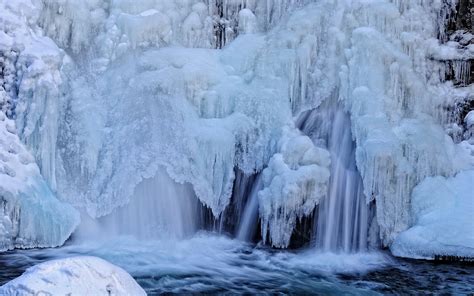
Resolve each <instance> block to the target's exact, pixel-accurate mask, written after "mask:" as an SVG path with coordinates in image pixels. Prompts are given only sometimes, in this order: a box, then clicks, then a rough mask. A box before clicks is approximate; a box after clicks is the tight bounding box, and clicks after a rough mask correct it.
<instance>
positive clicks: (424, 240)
mask: <svg viewBox="0 0 474 296" xmlns="http://www.w3.org/2000/svg"><path fill="white" fill-rule="evenodd" d="M473 193H474V170H469V171H463V172H460V173H458V174H457V175H456V176H455V177H452V178H444V177H441V176H437V177H431V178H427V179H425V180H424V181H423V182H422V183H420V184H419V185H418V186H416V187H415V189H414V190H413V195H412V209H411V210H412V215H413V219H414V221H413V222H414V225H413V226H412V227H411V228H409V229H408V230H406V231H404V232H402V233H401V234H400V235H399V236H398V237H397V238H396V239H395V241H394V243H393V245H392V246H391V248H390V249H391V251H392V253H393V254H394V255H395V256H400V257H408V258H415V259H444V258H457V259H461V260H473V259H474V218H473V216H472V213H474V194H473Z"/></svg>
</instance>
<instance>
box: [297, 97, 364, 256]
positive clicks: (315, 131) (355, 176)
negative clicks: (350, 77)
mask: <svg viewBox="0 0 474 296" xmlns="http://www.w3.org/2000/svg"><path fill="white" fill-rule="evenodd" d="M300 127H301V130H302V131H303V132H304V133H305V134H307V135H309V136H310V137H311V138H312V139H313V141H314V142H315V143H316V144H317V145H324V146H326V147H328V149H329V151H330V153H331V177H330V180H329V186H328V194H327V197H326V198H324V199H323V200H322V201H321V202H320V204H319V206H318V209H317V210H316V218H315V219H314V226H313V236H314V241H315V245H316V247H317V248H318V249H321V250H324V251H344V252H352V251H358V250H361V251H363V250H365V249H366V248H367V241H368V228H369V212H370V211H369V206H368V205H367V203H366V198H365V196H364V193H363V184H362V178H361V176H360V174H359V172H358V170H357V167H356V160H355V143H354V141H353V139H352V133H351V124H350V119H349V116H348V115H347V114H346V113H345V112H344V111H343V110H342V108H341V107H340V106H338V105H337V104H334V103H329V106H322V107H320V108H318V109H315V110H313V111H311V112H307V113H306V114H304V115H303V116H302V120H300Z"/></svg>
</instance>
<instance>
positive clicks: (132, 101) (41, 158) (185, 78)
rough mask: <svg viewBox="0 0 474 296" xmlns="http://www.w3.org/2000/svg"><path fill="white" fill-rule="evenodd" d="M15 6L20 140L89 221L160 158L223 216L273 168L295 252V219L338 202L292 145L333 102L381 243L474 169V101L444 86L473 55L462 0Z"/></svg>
mask: <svg viewBox="0 0 474 296" xmlns="http://www.w3.org/2000/svg"><path fill="white" fill-rule="evenodd" d="M23 2H24V3H23ZM221 4H222V5H221ZM1 5H2V6H3V7H2V8H5V9H4V10H2V11H6V12H2V13H1V14H0V17H2V18H3V19H5V20H7V21H4V23H5V24H6V25H5V29H4V30H3V32H1V33H0V34H2V37H3V36H8V37H6V38H1V40H2V41H1V46H2V47H1V52H2V54H3V55H4V56H5V57H6V59H5V60H6V61H7V62H8V63H7V62H5V64H6V65H10V66H8V67H10V68H8V69H11V73H10V72H8V73H10V74H9V75H10V76H8V77H10V78H8V79H5V80H4V81H3V85H4V86H5V87H4V90H5V92H4V93H5V94H6V95H4V96H5V98H7V99H5V101H7V100H8V101H9V102H10V103H8V104H10V105H13V106H14V107H15V108H14V109H12V110H14V114H15V118H16V124H17V127H18V130H19V132H18V134H19V136H20V138H21V140H22V141H23V142H24V143H26V145H27V147H28V148H29V149H31V151H32V152H33V154H34V156H35V158H36V161H37V163H38V165H39V167H40V169H41V173H42V175H43V176H44V178H45V180H46V181H47V182H48V184H49V185H50V187H51V188H52V189H53V190H54V191H55V192H56V193H57V195H58V197H59V198H60V199H62V200H64V201H68V202H71V203H72V204H74V205H75V206H78V207H82V208H85V209H86V210H87V212H88V213H89V214H90V215H91V216H94V217H97V216H102V215H106V214H109V213H110V212H112V211H113V210H114V208H115V207H118V206H120V205H124V204H126V203H127V202H128V200H129V198H130V197H131V196H132V195H133V192H134V188H135V187H136V185H137V184H139V183H140V182H141V181H142V180H143V179H147V178H153V177H154V176H155V175H156V173H157V171H158V167H160V166H164V167H166V170H167V173H168V174H169V175H170V176H171V177H172V178H173V179H174V180H176V181H178V182H181V183H185V182H188V183H190V184H192V186H193V188H194V191H195V193H196V195H197V197H198V198H199V199H200V200H201V201H202V202H203V203H204V204H205V205H206V206H208V207H210V208H211V210H212V212H213V213H214V215H215V216H219V215H220V214H221V213H222V212H223V210H224V209H225V207H226V206H227V205H228V204H229V199H230V196H231V193H232V185H233V181H234V178H235V176H234V168H235V167H237V168H239V169H241V170H242V171H243V172H244V173H248V174H250V173H253V172H258V171H262V170H263V169H264V168H265V167H267V168H266V169H265V171H266V172H265V173H264V174H265V175H266V181H265V188H264V189H263V191H262V192H261V193H260V194H259V199H260V200H261V202H262V204H261V205H260V213H261V219H262V221H264V223H263V224H262V225H264V230H263V232H264V234H265V233H267V231H268V232H269V233H270V241H271V243H272V244H273V245H275V246H279V247H284V246H287V244H288V237H290V236H291V232H292V230H293V225H294V220H295V219H296V218H301V217H302V216H304V215H308V214H309V213H310V212H311V211H312V209H313V208H314V206H315V205H316V204H317V201H318V200H319V199H320V198H323V196H324V195H323V191H324V188H325V187H324V183H325V181H324V180H325V179H326V178H327V176H326V171H325V167H326V164H325V163H324V161H323V162H319V161H321V160H324V159H325V157H326V156H325V155H326V154H327V152H326V151H325V150H324V149H326V148H327V147H323V145H322V147H320V148H321V149H319V148H315V147H314V144H311V145H313V146H311V145H310V143H307V144H308V145H307V147H308V150H311V151H316V152H315V158H314V160H316V159H317V160H318V161H314V162H310V163H309V164H306V163H305V164H304V165H301V164H300V163H298V165H295V164H296V163H297V162H294V161H293V160H292V159H298V158H299V157H300V156H301V155H300V154H299V153H300V151H299V150H298V149H295V150H294V152H291V153H290V152H289V151H292V150H291V149H290V150H288V151H287V150H285V149H287V148H288V147H287V148H284V147H283V146H284V145H282V144H281V143H282V142H284V141H285V140H284V139H285V137H287V134H288V133H290V134H295V133H296V134H297V133H298V132H297V131H296V128H295V126H294V123H293V122H294V120H295V118H297V117H298V115H299V114H300V113H301V112H303V111H306V110H310V109H313V108H317V107H318V106H319V105H320V104H321V102H323V101H325V100H328V99H333V98H337V99H338V100H339V101H341V103H342V104H343V105H344V108H345V109H346V111H347V112H348V113H349V114H350V117H351V122H352V134H353V137H354V140H355V141H356V145H357V148H356V161H357V167H358V169H359V171H360V173H361V175H362V179H363V183H364V193H365V196H366V198H367V202H369V201H372V200H376V211H377V215H376V216H377V222H378V224H379V226H380V238H381V240H382V243H383V245H385V246H388V245H390V244H391V243H392V242H393V240H394V239H395V238H396V237H397V235H398V234H399V233H400V232H402V231H404V230H406V229H407V228H409V227H410V226H411V223H412V222H411V220H412V213H411V209H410V201H411V191H412V189H413V188H414V187H415V186H416V185H417V184H418V183H420V182H421V181H422V180H424V179H425V178H427V177H431V176H445V177H449V176H453V175H454V174H456V173H457V172H459V171H460V170H463V169H469V168H472V166H473V165H474V163H473V158H472V150H473V149H472V145H471V143H472V140H469V137H468V136H465V135H466V132H465V131H461V132H459V130H460V129H461V130H462V128H461V127H459V126H458V127H456V126H455V122H453V120H452V118H450V117H449V116H448V111H447V110H448V109H449V108H452V107H453V106H454V105H456V104H458V103H459V102H463V101H465V100H467V99H466V98H468V97H469V95H470V94H472V87H471V86H466V85H465V86H463V87H462V88H456V87H454V85H453V83H452V82H445V74H446V73H447V71H448V68H449V66H448V65H447V64H446V63H445V62H443V61H444V60H452V61H454V62H455V66H454V68H455V73H457V74H456V75H457V76H459V77H458V78H459V79H460V80H463V79H464V80H465V77H464V76H465V75H467V74H466V69H467V65H468V59H470V58H472V46H471V47H465V48H464V47H462V48H461V47H460V44H461V43H462V42H461V41H459V42H458V41H454V40H448V37H447V36H446V34H445V30H444V26H445V24H446V21H445V19H447V17H448V16H449V15H451V14H452V13H453V9H454V7H455V1H451V0H450V1H441V0H432V1H388V0H380V1H375V0H367V1H331V0H321V1H303V0H278V1H240V0H239V1H223V2H222V3H221V2H219V3H218V2H216V1H212V0H209V1H203V2H200V1H195V0H189V1H178V0H166V1H163V0H161V1H158V0H156V1H153V0H147V1H139V2H138V1H131V0H119V1H100V0H87V1H72V0H65V1H57V0H45V1H32V2H30V1H26V0H22V1H15V3H10V2H8V3H2V4H1ZM20 7H21V8H20ZM9 15H14V16H21V17H19V18H18V17H17V18H14V17H10V16H9ZM440 16H446V18H445V17H440ZM45 36H49V37H50V38H51V39H52V40H54V42H53V41H52V40H51V39H50V38H48V37H45ZM438 37H439V38H438ZM468 37H469V36H468ZM468 37H463V38H468ZM440 41H442V42H440ZM446 41H450V42H451V43H449V42H446ZM453 42H454V43H453ZM456 42H457V44H455V43H456ZM460 42H461V43H460ZM56 44H57V45H56ZM40 46H41V47H40ZM221 47H223V49H221V50H216V49H215V48H221ZM9 71H10V70H9ZM14 81H16V82H14ZM15 90H17V91H15ZM453 98H454V99H453ZM4 105H7V104H4ZM12 112H13V111H12ZM469 122H470V121H469ZM453 132H454V133H458V134H462V135H461V136H459V137H458V138H456V140H455V141H453V139H452V138H451V137H449V136H448V134H450V135H452V134H453ZM453 138H455V137H453ZM300 139H301V138H300ZM305 141H306V140H305ZM316 144H317V145H319V143H316ZM305 145H306V144H305ZM310 146H311V147H310ZM305 147H306V146H305ZM285 151H286V152H285ZM292 153H294V155H289V154H292ZM285 154H286V155H287V156H286V157H285V156H284V155H285ZM290 156H291V157H290ZM307 174H309V175H310V176H308V175H307ZM283 176H284V178H287V180H284V181H282V177H283ZM312 182H316V183H317V184H318V185H317V186H315V187H314V188H313V189H314V190H309V191H308V190H307V189H308V188H307V186H308V184H309V183H311V184H312ZM285 188H286V189H285ZM288 188H291V190H287V189H288ZM293 192H296V193H298V195H295V194H293ZM299 193H306V194H299ZM290 197H291V198H290ZM277 212H285V213H286V214H285V215H284V216H278V215H274V214H272V213H277ZM277 221H278V222H277ZM277 224H278V227H281V228H279V229H278V227H276V225H277ZM265 225H267V226H268V229H267V228H266V227H267V226H265ZM272 225H273V227H272ZM272 229H273V230H272Z"/></svg>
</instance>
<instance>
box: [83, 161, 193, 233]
mask: <svg viewBox="0 0 474 296" xmlns="http://www.w3.org/2000/svg"><path fill="white" fill-rule="evenodd" d="M84 219H86V221H88V222H89V223H87V222H85V223H83V224H82V225H81V227H80V229H79V230H78V235H77V236H78V237H81V241H88V240H91V239H97V237H103V236H109V237H117V236H120V235H131V236H134V237H135V238H137V239H142V240H149V239H159V238H161V239H182V238H185V237H188V236H191V235H193V234H194V233H195V232H196V231H197V229H198V227H199V225H198V223H199V219H198V201H197V198H196V196H195V194H194V192H193V190H192V187H191V186H190V185H189V184H178V183H176V182H175V181H173V180H172V179H171V178H170V177H169V176H168V174H167V173H166V171H165V170H164V169H161V170H158V172H157V174H156V175H155V176H154V177H152V178H148V179H144V180H142V182H140V183H139V184H138V186H137V187H136V188H135V191H134V194H133V197H132V198H131V200H130V203H129V204H127V205H125V206H123V207H120V208H117V209H116V210H114V212H112V213H111V214H110V215H107V216H105V217H102V218H99V219H97V220H90V219H87V217H84ZM84 219H83V220H84Z"/></svg>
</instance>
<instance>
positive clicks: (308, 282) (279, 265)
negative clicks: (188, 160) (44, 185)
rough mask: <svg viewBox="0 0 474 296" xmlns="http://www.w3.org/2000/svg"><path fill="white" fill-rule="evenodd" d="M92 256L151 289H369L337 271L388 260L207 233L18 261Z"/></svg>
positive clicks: (86, 245) (119, 240)
mask: <svg viewBox="0 0 474 296" xmlns="http://www.w3.org/2000/svg"><path fill="white" fill-rule="evenodd" d="M77 255H91V256H97V257H100V258H103V259H105V260H107V261H109V262H111V263H113V264H115V265H118V266H120V267H122V268H123V269H125V270H126V271H127V272H129V273H130V274H131V275H132V276H133V277H134V278H135V279H137V281H138V282H139V284H140V285H141V286H142V287H144V288H145V290H147V292H148V293H157V292H174V293H185V292H195V293H198V292H201V293H202V292H207V293H209V292H223V291H227V292H234V293H238V292H240V293H242V292H248V293H252V292H253V293H257V292H258V291H260V292H261V291H262V290H265V291H267V292H278V291H279V292H300V293H304V292H306V293H309V292H311V293H318V292H319V293H332V294H337V293H348V294H360V293H368V292H370V291H368V290H361V289H356V288H352V287H349V286H347V285H345V284H343V283H341V282H339V281H338V280H337V278H336V277H335V276H334V274H336V273H344V274H349V273H360V272H362V273H364V272H368V271H370V270H374V269H377V268H382V267H384V266H387V265H390V262H391V260H390V259H389V257H388V256H387V255H385V254H383V253H359V254H352V255H348V254H333V253H317V252H314V251H308V252H302V253H298V254H296V253H292V252H274V251H272V250H271V249H268V248H265V247H258V246H257V247H255V248H254V246H252V245H250V244H247V243H244V242H241V241H239V240H234V239H229V238H227V237H223V236H214V235H210V234H208V233H199V234H198V235H196V236H194V237H192V238H189V239H184V240H173V239H171V240H146V241H140V240H137V239H135V238H133V237H126V236H121V237H116V238H115V239H105V238H104V239H103V240H102V241H96V242H91V241H89V242H75V241H72V243H71V244H69V245H67V246H64V247H62V248H60V249H44V250H28V251H16V252H15V253H12V254H9V261H12V262H13V261H16V263H15V264H16V265H21V264H23V265H27V266H30V265H33V264H37V263H39V262H42V261H45V260H50V259H57V258H64V257H71V256H77Z"/></svg>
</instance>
